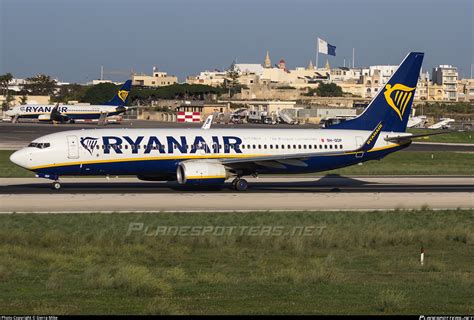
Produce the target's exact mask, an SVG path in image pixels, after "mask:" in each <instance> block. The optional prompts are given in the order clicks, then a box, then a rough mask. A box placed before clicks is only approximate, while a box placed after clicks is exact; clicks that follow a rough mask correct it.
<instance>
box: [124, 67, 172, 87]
mask: <svg viewBox="0 0 474 320" xmlns="http://www.w3.org/2000/svg"><path fill="white" fill-rule="evenodd" d="M176 83H178V77H176V76H172V75H168V73H166V72H163V71H158V68H157V67H153V73H152V75H151V76H150V75H146V74H137V73H134V74H132V85H133V86H140V87H164V86H170V85H172V84H176Z"/></svg>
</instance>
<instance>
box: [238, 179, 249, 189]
mask: <svg viewBox="0 0 474 320" xmlns="http://www.w3.org/2000/svg"><path fill="white" fill-rule="evenodd" d="M248 187H249V183H248V182H247V180H245V179H239V180H238V181H237V182H236V183H235V190H237V191H245V190H247V188H248Z"/></svg>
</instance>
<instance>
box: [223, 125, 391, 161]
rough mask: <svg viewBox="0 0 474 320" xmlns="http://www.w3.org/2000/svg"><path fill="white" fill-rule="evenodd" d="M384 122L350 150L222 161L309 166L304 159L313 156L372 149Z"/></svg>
mask: <svg viewBox="0 0 474 320" xmlns="http://www.w3.org/2000/svg"><path fill="white" fill-rule="evenodd" d="M382 128H383V123H382V122H379V124H378V125H377V126H376V127H375V129H374V130H373V131H372V133H371V134H370V135H369V137H368V138H367V140H366V141H365V142H364V143H363V144H362V146H360V147H359V148H357V149H355V150H350V151H329V152H309V153H298V154H286V155H279V154H278V155H265V156H257V157H251V158H233V159H223V160H221V161H220V162H221V163H222V164H224V165H228V166H231V167H232V166H238V165H248V164H251V163H254V164H257V165H263V166H267V167H280V166H282V165H284V164H289V165H295V166H307V164H306V163H304V162H302V160H306V159H308V158H312V157H323V156H333V155H341V154H352V153H359V152H361V153H362V152H366V151H369V150H371V149H372V148H373V147H374V145H375V142H376V141H377V138H378V137H379V135H380V133H381V132H382Z"/></svg>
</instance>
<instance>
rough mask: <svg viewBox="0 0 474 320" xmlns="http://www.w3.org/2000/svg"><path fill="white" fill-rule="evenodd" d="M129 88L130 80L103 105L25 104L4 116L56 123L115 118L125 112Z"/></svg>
mask: <svg viewBox="0 0 474 320" xmlns="http://www.w3.org/2000/svg"><path fill="white" fill-rule="evenodd" d="M131 87H132V80H127V81H126V82H125V83H124V84H123V85H122V87H121V88H120V89H119V90H118V92H117V93H116V94H115V96H114V97H113V98H112V99H111V100H110V101H109V102H107V103H106V104H103V105H84V106H81V105H59V104H57V105H56V106H54V105H50V104H48V105H44V104H25V105H21V106H17V107H14V108H13V109H10V110H8V111H7V112H6V115H7V116H8V117H11V118H12V119H13V118H15V117H16V118H20V119H21V118H26V119H38V120H39V121H58V122H74V121H75V120H79V119H81V120H82V119H85V120H98V119H100V118H101V117H103V116H106V117H110V116H116V115H119V114H121V113H124V112H125V111H126V110H127V107H125V104H126V103H127V98H128V94H129V92H130V88H131Z"/></svg>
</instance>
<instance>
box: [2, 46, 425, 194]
mask: <svg viewBox="0 0 474 320" xmlns="http://www.w3.org/2000/svg"><path fill="white" fill-rule="evenodd" d="M422 61H423V53H418V52H412V53H409V54H408V55H407V57H406V58H405V59H404V60H403V62H402V63H401V64H400V66H399V68H398V70H397V71H396V72H395V73H394V74H393V76H392V77H391V79H390V80H389V81H388V83H387V84H386V85H385V86H384V88H383V89H382V90H380V91H379V93H378V94H377V96H376V97H375V98H374V99H373V100H372V102H371V103H370V104H369V106H368V107H367V109H366V110H365V111H364V112H363V113H362V114H361V115H359V116H358V117H356V118H354V119H350V120H347V121H345V122H342V123H340V124H337V125H334V126H333V127H330V128H327V129H235V128H233V129H208V128H207V125H205V126H204V129H206V130H203V129H202V128H195V129H185V130H183V129H90V130H73V131H66V132H58V133H53V134H49V135H46V136H43V137H40V138H38V139H35V140H34V141H33V142H31V143H30V145H29V146H28V147H26V148H23V149H21V150H18V151H16V152H15V153H13V154H12V155H11V157H10V160H11V161H12V162H13V163H15V164H17V165H19V166H21V167H23V168H26V169H28V170H31V171H34V172H35V173H36V175H37V177H42V178H48V179H51V180H54V182H53V185H52V187H53V189H60V188H61V185H60V183H59V181H58V179H59V177H60V176H67V175H102V176H105V175H136V176H137V177H138V178H139V179H141V180H148V181H172V180H177V181H178V183H179V184H182V185H213V186H221V185H223V184H224V182H225V181H226V180H227V179H229V178H233V182H232V185H233V187H234V188H235V189H236V190H239V191H243V190H246V189H247V187H248V183H247V181H246V180H245V179H243V178H242V177H244V176H249V175H253V176H256V175H258V174H266V173H286V174H291V173H305V172H319V171H325V170H331V169H336V168H342V167H346V166H350V165H354V164H358V163H361V162H364V161H369V160H375V159H381V158H383V157H385V156H386V155H388V154H390V153H392V152H395V151H398V150H401V149H403V148H406V147H408V146H409V145H410V144H411V142H412V139H413V138H415V137H419V136H425V135H412V134H410V133H406V132H405V130H406V126H407V121H408V116H409V114H410V108H411V104H412V100H413V97H414V95H415V94H414V93H415V88H416V83H417V80H418V75H419V73H420V68H421V64H422ZM208 124H209V123H208ZM427 135H430V134H427Z"/></svg>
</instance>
